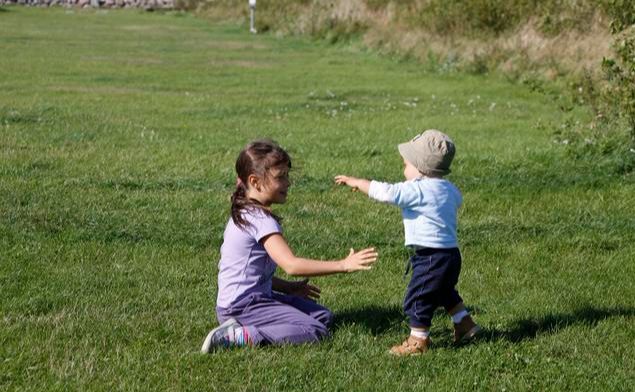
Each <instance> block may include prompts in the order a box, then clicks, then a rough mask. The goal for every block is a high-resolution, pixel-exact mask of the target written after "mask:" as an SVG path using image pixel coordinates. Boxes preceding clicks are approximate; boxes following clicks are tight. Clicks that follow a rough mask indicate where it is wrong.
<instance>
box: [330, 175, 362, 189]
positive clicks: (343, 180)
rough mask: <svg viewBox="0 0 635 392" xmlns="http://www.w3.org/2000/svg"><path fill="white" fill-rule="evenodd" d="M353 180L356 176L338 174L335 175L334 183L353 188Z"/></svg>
mask: <svg viewBox="0 0 635 392" xmlns="http://www.w3.org/2000/svg"><path fill="white" fill-rule="evenodd" d="M355 180H357V178H355V177H349V176H343V175H339V176H335V183H336V184H337V185H348V186H350V187H351V188H355V185H354V183H355Z"/></svg>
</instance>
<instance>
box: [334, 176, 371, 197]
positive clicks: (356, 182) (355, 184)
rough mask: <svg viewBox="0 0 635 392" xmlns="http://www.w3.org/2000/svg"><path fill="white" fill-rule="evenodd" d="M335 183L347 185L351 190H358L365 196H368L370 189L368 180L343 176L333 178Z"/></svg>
mask: <svg viewBox="0 0 635 392" xmlns="http://www.w3.org/2000/svg"><path fill="white" fill-rule="evenodd" d="M335 183H336V184H338V185H348V186H350V187H351V188H353V191H357V190H360V191H362V192H364V193H365V194H368V188H369V187H370V181H368V180H365V179H363V178H356V177H349V176H343V175H338V176H335Z"/></svg>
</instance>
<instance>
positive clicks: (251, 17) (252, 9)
mask: <svg viewBox="0 0 635 392" xmlns="http://www.w3.org/2000/svg"><path fill="white" fill-rule="evenodd" d="M255 18H256V0H249V32H250V33H253V34H256V33H257V31H256V27H254V19H255Z"/></svg>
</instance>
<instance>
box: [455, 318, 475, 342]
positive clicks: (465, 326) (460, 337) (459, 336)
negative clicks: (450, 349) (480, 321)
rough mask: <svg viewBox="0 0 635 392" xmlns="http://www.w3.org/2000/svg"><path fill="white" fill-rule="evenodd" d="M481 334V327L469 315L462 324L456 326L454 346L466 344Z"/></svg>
mask: <svg viewBox="0 0 635 392" xmlns="http://www.w3.org/2000/svg"><path fill="white" fill-rule="evenodd" d="M479 332H481V327H479V326H478V325H477V324H476V323H475V322H474V320H472V317H470V315H469V314H468V315H467V316H465V317H463V319H462V320H461V322H460V323H458V324H454V344H459V343H461V342H466V341H468V340H470V339H472V338H473V337H474V336H476V335H477V334H478V333H479Z"/></svg>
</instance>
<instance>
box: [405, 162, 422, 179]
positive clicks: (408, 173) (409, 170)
mask: <svg viewBox="0 0 635 392" xmlns="http://www.w3.org/2000/svg"><path fill="white" fill-rule="evenodd" d="M403 175H404V177H406V180H408V181H410V180H414V179H415V178H419V177H421V173H419V170H417V168H416V167H414V166H413V165H412V163H410V162H408V161H407V160H405V159H404V160H403Z"/></svg>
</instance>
